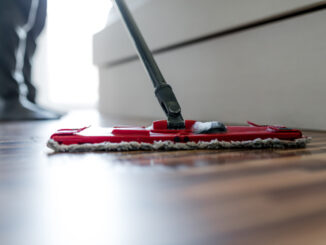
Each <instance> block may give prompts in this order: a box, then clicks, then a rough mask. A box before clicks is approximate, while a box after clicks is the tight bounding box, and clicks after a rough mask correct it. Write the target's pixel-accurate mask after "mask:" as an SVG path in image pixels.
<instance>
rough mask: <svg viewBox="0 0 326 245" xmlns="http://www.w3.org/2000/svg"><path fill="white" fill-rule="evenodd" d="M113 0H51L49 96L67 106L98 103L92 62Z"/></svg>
mask: <svg viewBox="0 0 326 245" xmlns="http://www.w3.org/2000/svg"><path fill="white" fill-rule="evenodd" d="M111 7H112V3H111V1H109V0H92V1H80V0H55V1H48V20H47V36H46V39H47V44H46V45H47V47H46V50H47V51H46V52H47V55H46V56H47V60H46V62H47V70H48V74H47V79H48V84H47V96H48V98H47V99H48V101H49V102H50V103H51V104H54V105H57V106H60V107H66V108H74V107H79V108H85V107H88V108H90V107H94V106H95V105H96V102H97V99H98V74H97V69H96V68H95V66H94V65H93V63H92V37H93V35H94V33H96V32H98V31H100V30H101V29H102V28H103V27H104V26H105V23H106V19H107V16H108V13H109V11H110V9H111Z"/></svg>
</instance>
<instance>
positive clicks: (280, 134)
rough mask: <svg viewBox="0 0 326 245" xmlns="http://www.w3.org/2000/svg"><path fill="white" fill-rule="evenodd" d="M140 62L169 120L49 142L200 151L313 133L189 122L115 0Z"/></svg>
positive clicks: (61, 148)
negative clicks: (147, 125) (145, 125)
mask: <svg viewBox="0 0 326 245" xmlns="http://www.w3.org/2000/svg"><path fill="white" fill-rule="evenodd" d="M115 5H116V7H117V9H118V10H119V12H120V14H121V17H122V19H123V21H124V23H125V26H126V28H127V30H128V31H129V34H130V36H131V39H132V40H133V41H134V44H135V46H136V49H137V51H138V55H139V57H140V60H141V61H142V63H143V65H144V66H145V69H146V71H147V73H148V75H149V77H150V79H151V81H152V83H153V85H154V88H155V95H156V97H157V99H158V101H159V104H160V105H161V107H162V109H163V111H164V113H165V114H166V116H167V120H160V121H155V122H153V124H152V125H151V126H149V127H128V126H124V127H112V128H100V127H97V128H96V127H84V128H77V129H60V130H58V131H57V132H55V133H54V134H53V135H52V136H51V137H50V139H49V141H48V143H47V145H48V147H49V148H51V149H53V150H54V151H56V152H88V151H131V150H152V151H153V150H195V149H229V148H246V149H247V148H253V149H257V148H299V147H305V146H306V144H307V143H308V142H309V141H310V138H309V137H305V136H303V135H302V132H301V131H300V130H298V129H291V128H287V127H284V126H273V125H257V124H254V123H252V122H248V124H249V125H248V126H226V125H224V124H223V123H221V122H217V121H214V122H199V121H194V120H184V119H183V116H182V114H181V107H180V105H179V103H178V101H177V98H176V96H175V94H174V93H173V90H172V88H171V86H170V85H169V84H168V83H167V82H166V81H165V79H164V77H163V75H162V73H161V71H160V69H159V68H158V66H157V64H156V62H155V60H154V58H153V55H152V53H151V51H150V50H149V48H148V46H147V44H146V42H145V40H144V38H143V36H142V34H141V32H140V30H139V29H138V27H137V25H136V23H135V21H134V19H133V17H132V15H131V13H130V11H129V9H128V7H127V6H126V4H125V2H124V0H115Z"/></svg>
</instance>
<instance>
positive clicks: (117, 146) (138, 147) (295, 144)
mask: <svg viewBox="0 0 326 245" xmlns="http://www.w3.org/2000/svg"><path fill="white" fill-rule="evenodd" d="M310 141H311V138H310V137H303V138H299V139H295V140H293V141H291V140H280V139H277V138H274V139H272V138H268V139H260V138H257V139H255V140H247V141H230V142H228V141H219V140H216V139H214V140H211V141H199V142H187V143H176V142H173V141H155V142H154V143H153V144H150V143H143V142H142V143H139V142H135V141H133V142H120V143H111V142H102V143H91V144H90V143H85V144H71V145H65V144H59V143H58V142H56V141H54V140H52V139H50V140H49V141H48V142H47V146H48V147H49V148H50V149H52V150H54V151H55V152H94V151H160V150H161V151H168V150H170V151H173V150H203V149H212V150H217V149H241V148H245V149H264V148H276V149H286V148H304V147H305V146H306V144H307V143H309V142H310Z"/></svg>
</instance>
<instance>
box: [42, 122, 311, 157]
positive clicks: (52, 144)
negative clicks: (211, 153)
mask: <svg viewBox="0 0 326 245" xmlns="http://www.w3.org/2000/svg"><path fill="white" fill-rule="evenodd" d="M249 124H250V126H227V127H225V126H224V125H223V124H221V123H219V122H205V123H202V122H196V121H192V120H186V129H182V130H169V129H167V122H166V121H164V120H162V121H156V122H154V123H153V125H152V126H150V127H147V128H145V127H114V128H92V127H86V128H81V129H61V130H59V131H57V132H56V133H55V134H53V135H52V136H51V138H50V139H49V141H48V143H47V146H48V147H49V148H51V149H53V150H54V151H55V152H93V151H136V150H142V151H168V150H200V149H232V148H237V149H241V148H246V149H260V148H302V147H305V146H306V144H307V143H308V142H310V140H311V138H309V137H304V136H302V133H301V131H299V130H296V129H288V128H286V127H282V126H259V125H256V124H253V123H250V122H249Z"/></svg>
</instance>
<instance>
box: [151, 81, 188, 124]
mask: <svg viewBox="0 0 326 245" xmlns="http://www.w3.org/2000/svg"><path fill="white" fill-rule="evenodd" d="M155 95H156V97H157V99H158V101H159V103H160V105H161V107H162V109H163V111H164V112H165V114H166V116H167V119H168V120H167V121H168V128H169V129H183V128H185V122H184V120H183V117H182V115H181V107H180V105H179V103H178V101H177V98H176V97H175V95H174V93H173V90H172V88H171V86H170V85H169V84H167V83H163V84H160V85H159V86H157V87H156V88H155Z"/></svg>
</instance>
